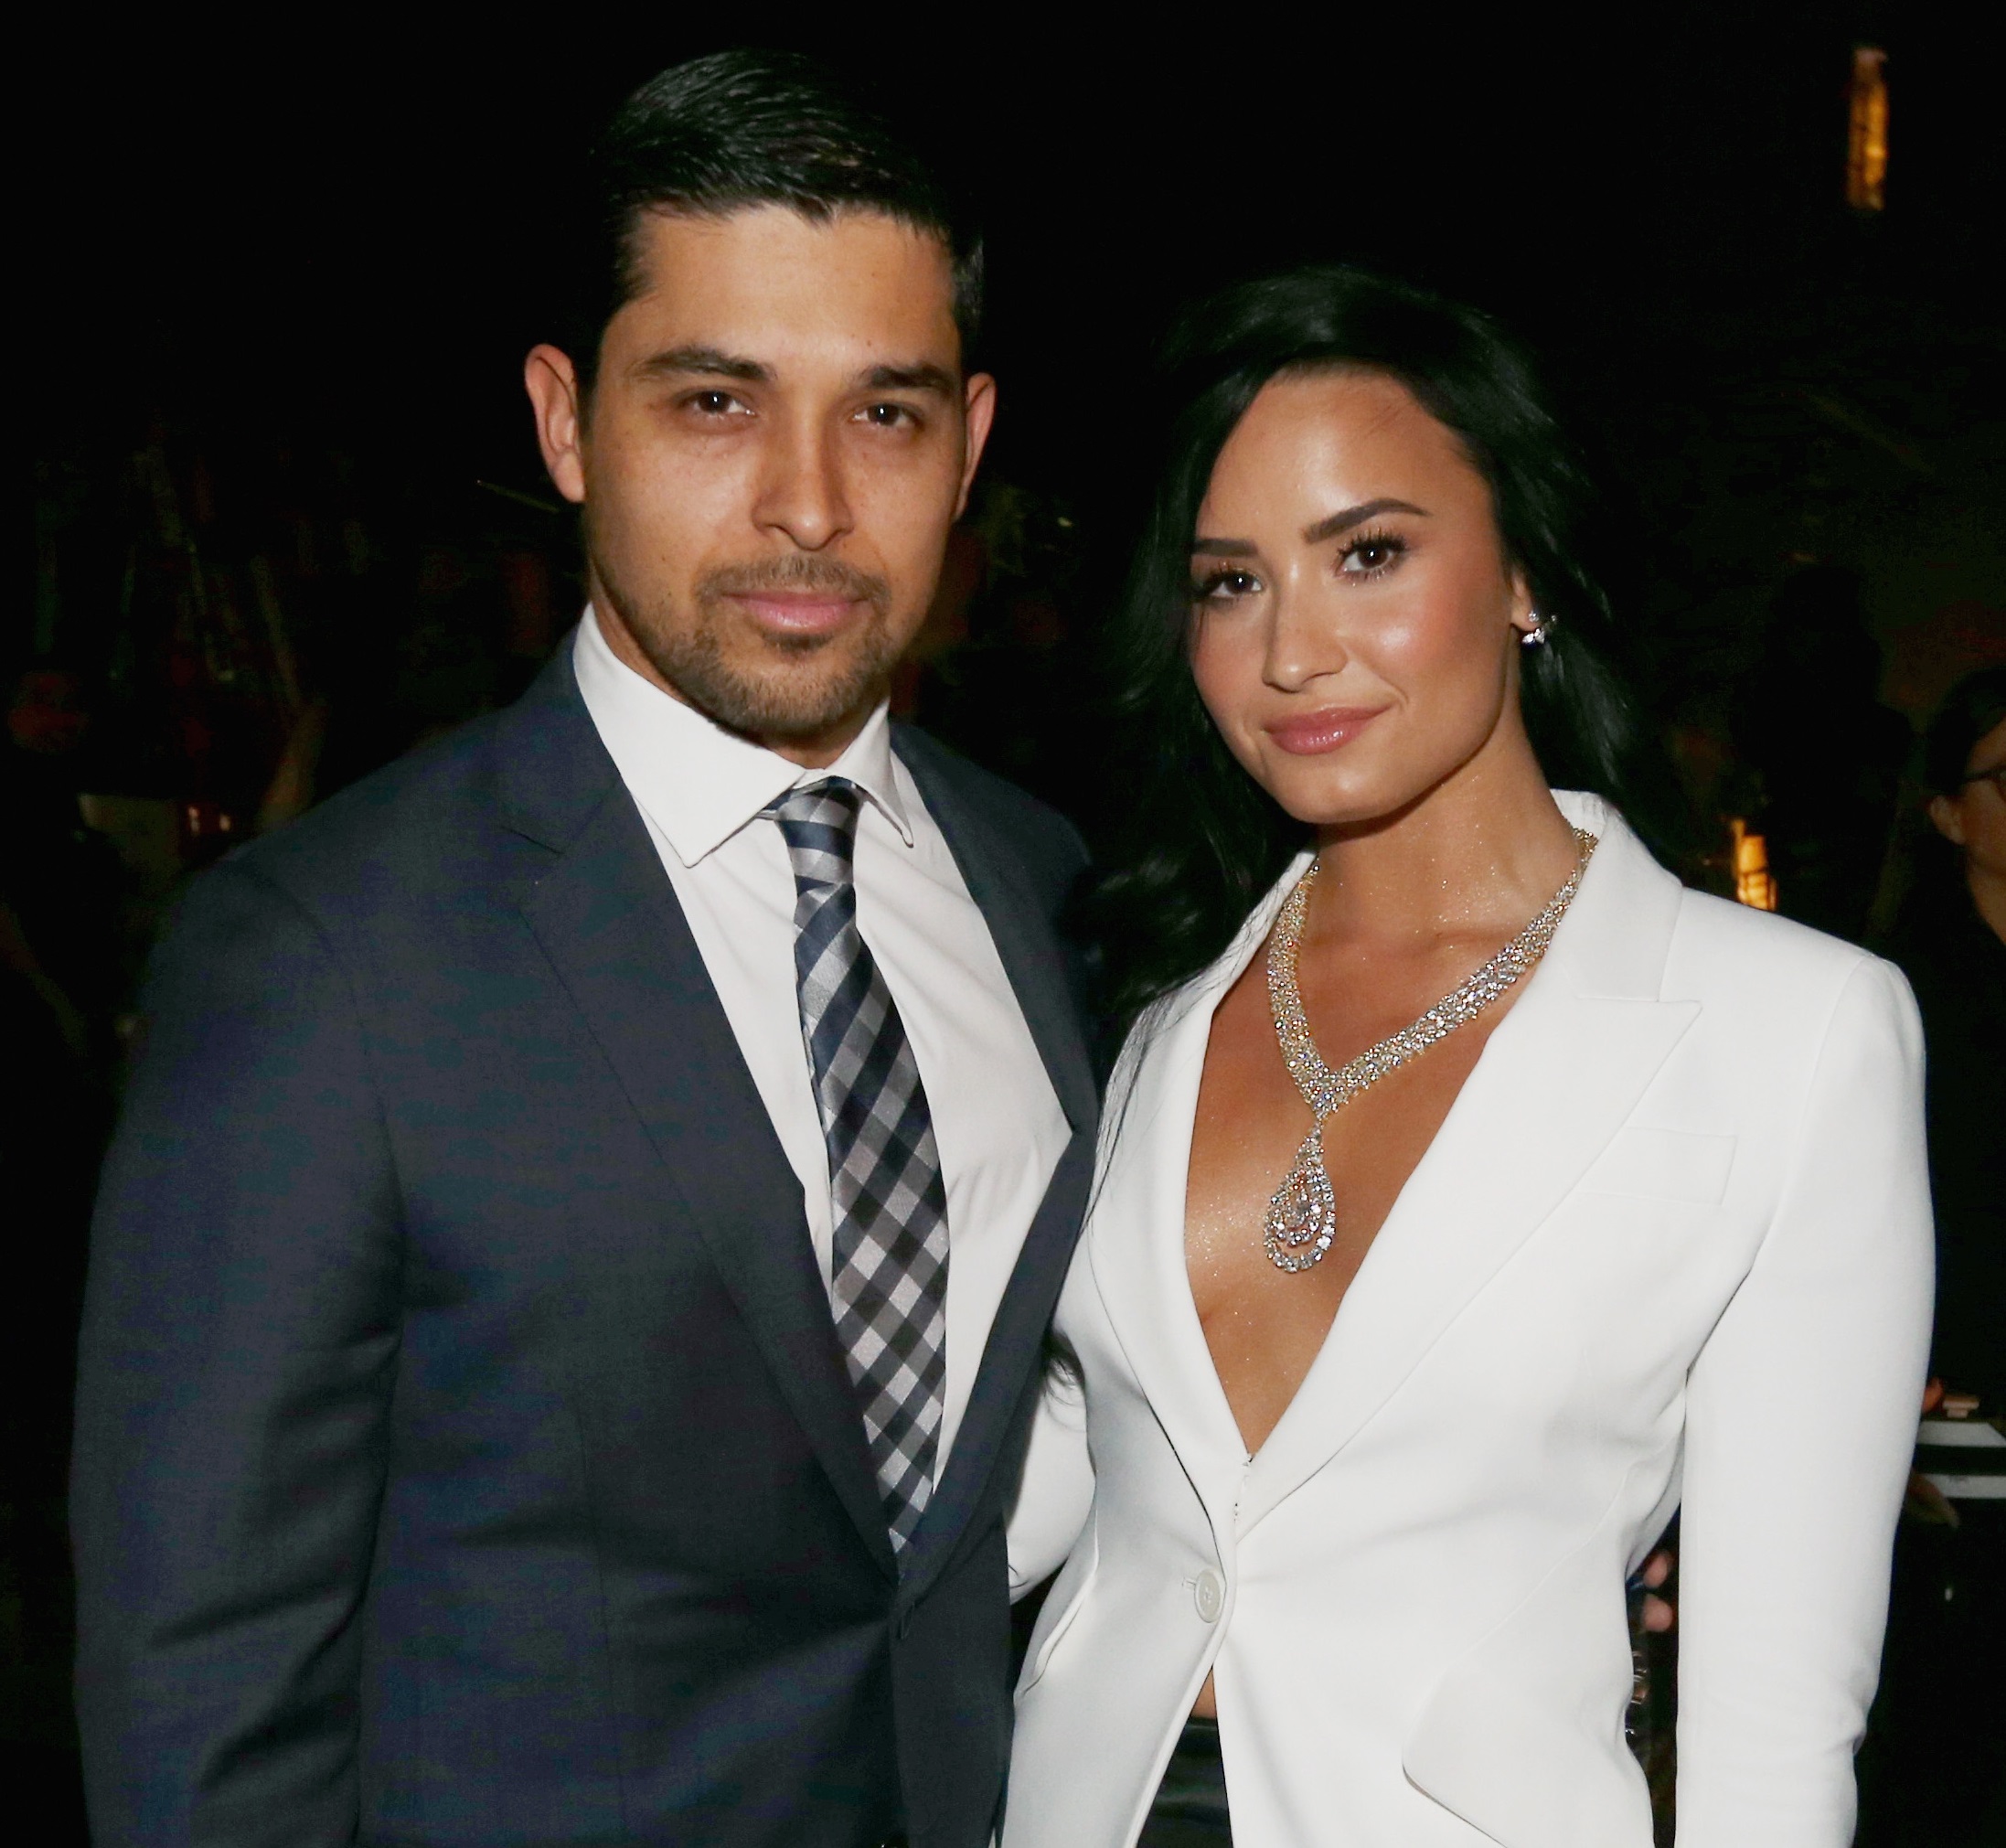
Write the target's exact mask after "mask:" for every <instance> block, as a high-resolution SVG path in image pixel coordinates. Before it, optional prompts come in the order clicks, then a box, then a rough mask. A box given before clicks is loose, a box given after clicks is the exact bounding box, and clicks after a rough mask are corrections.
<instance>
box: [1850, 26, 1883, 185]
mask: <svg viewBox="0 0 2006 1848" xmlns="http://www.w3.org/2000/svg"><path fill="white" fill-rule="evenodd" d="M1847 96H1848V101H1849V103H1850V107H1849V110H1848V116H1847V124H1846V203H1847V204H1848V205H1849V206H1851V207H1852V208H1854V209H1855V210H1856V211H1862V212H1877V211H1880V210H1881V209H1882V208H1883V207H1884V206H1885V205H1886V204H1887V198H1886V187H1887V53H1886V52H1884V51H1883V50H1882V49H1881V48H1880V47H1879V46H1877V45H1862V46H1858V47H1856V48H1854V50H1853V54H1852V82H1851V84H1850V85H1849V86H1848V88H1847Z"/></svg>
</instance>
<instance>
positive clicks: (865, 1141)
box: [764, 776, 947, 1557]
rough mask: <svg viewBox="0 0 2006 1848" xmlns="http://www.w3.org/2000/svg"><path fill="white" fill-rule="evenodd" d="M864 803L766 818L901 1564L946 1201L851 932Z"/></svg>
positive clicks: (914, 1074) (855, 1352)
mask: <svg viewBox="0 0 2006 1848" xmlns="http://www.w3.org/2000/svg"><path fill="white" fill-rule="evenodd" d="M860 806H861V798H860V797H859V793H858V789H857V785H855V784H853V783H851V782H849V781H848V780H847V779H846V778H844V777H840V776H831V777H827V778H825V779H824V780H823V781H822V782H820V783H814V784H810V785H807V786H806V787H805V788H800V789H795V790H791V791H789V793H788V794H787V795H786V796H784V797H782V798H781V800H780V801H778V802H777V803H775V804H774V806H772V807H771V808H769V809H767V810H765V811H764V812H765V813H766V814H768V815H770V816H771V817H773V818H774V820H775V821H777V822H778V823H779V824H780V832H781V835H782V837H783V838H784V839H785V841H786V843H787V856H788V858H789V859H790V860H792V861H793V862H794V879H795V905H794V926H795V945H794V967H795V986H796V988H798V990H799V993H800V997H801V1035H802V1038H803V1039H804V1040H805V1041H806V1042H807V1049H808V1058H809V1062H810V1063H811V1064H812V1065H813V1067H814V1070H815V1094H816V1102H817V1103H818V1104H819V1105H820V1106H821V1111H822V1134H823V1138H824V1139H825V1140H826V1141H827V1144H828V1151H829V1198H830V1204H831V1206H832V1208H833V1209H834V1219H835V1240H834V1250H833V1253H832V1257H831V1262H830V1282H831V1285H832V1290H831V1293H832V1295H833V1297H834V1298H835V1312H836V1332H837V1336H838V1340H839V1341H841V1342H842V1346H843V1358H844V1360H845V1361H846V1362H847V1363H848V1367H849V1376H850V1379H851V1381H852V1382H853V1383H854V1384H855V1385H856V1388H857V1395H858V1398H859V1400H860V1401H861V1403H862V1405H863V1414H864V1435H865V1437H866V1438H867V1439H868V1440H869V1442H870V1456H871V1460H872V1462H873V1463H875V1464H876V1466H877V1470H878V1488H879V1491H880V1494H881V1495H882V1496H883V1498H884V1506H885V1519H886V1522H887V1524H888V1525H889V1527H890V1529H891V1546H892V1551H893V1552H894V1553H895V1554H898V1555H900V1557H903V1556H904V1553H905V1549H906V1547H907V1545H908V1544H910V1543H911V1541H912V1534H913V1532H914V1530H915V1529H916V1528H917V1527H918V1526H919V1524H920V1516H921V1515H922V1514H923V1512H925V1509H926V1503H927V1501H928V1499H929V1498H930V1497H931V1496H932V1494H933V1492H934V1450H935V1446H936V1442H937V1439H938V1437H939V1434H940V1421H941V1413H942V1409H943V1407H944V1404H945V1399H946V1392H945V1387H946V1376H947V1193H946V1189H945V1186H944V1183H943V1181H942V1179H941V1171H940V1156H939V1153H938V1152H937V1151H936V1149H935V1148H934V1122H933V1118H932V1116H930V1115H929V1114H928V1112H927V1108H926V1091H925V1088H924V1086H923V1085H922V1084H921V1083H920V1068H919V1065H918V1063H917V1062H916V1061H915V1060H914V1059H913V1057H912V1047H911V1046H910V1045H909V1044H908V1043H907V1042H906V1037H905V1028H904V1025H903V1024H902V1022H901V1020H900V1019H899V1010H898V1009H897V1007H895V1006H894V1005H893V1003H892V999H891V989H890V988H887V987H886V986H885V980H884V977H882V976H881V975H880V974H879V973H878V966H877V964H876V963H875V962H874V961H872V960H871V955H870V950H869V949H868V948H866V947H865V945H864V940H863V938H862V937H861V936H860V935H859V934H858V930H857V880H856V872H855V868H854V865H853V860H854V857H855V854H856V848H857V817H858V812H859V807H860Z"/></svg>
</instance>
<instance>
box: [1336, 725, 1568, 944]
mask: <svg viewBox="0 0 2006 1848" xmlns="http://www.w3.org/2000/svg"><path fill="white" fill-rule="evenodd" d="M1493 747H1497V748H1495V749H1494V748H1493ZM1577 858H1578V849H1577V848H1576V845H1575V842H1574V831H1573V829H1572V828H1570V826H1569V825H1568V822H1567V818H1566V817H1565V816H1563V814H1562V813H1561V812H1560V809H1559V807H1558V806H1557V805H1556V804H1555V803H1554V801H1553V795H1552V793H1551V791H1549V790H1548V788H1547V786H1546V780H1545V778H1544V776H1543V775H1542V774H1541V772H1540V767H1539V763H1538V760H1537V759H1536V758H1535V757H1534V756H1533V754H1532V749H1531V744H1530V743H1529V742H1526V741H1525V740H1524V738H1523V736H1522V734H1521V736H1519V737H1518V738H1516V739H1512V738H1509V737H1508V738H1503V739H1498V738H1494V739H1493V740H1492V741H1491V743H1490V744H1489V745H1487V746H1486V747H1485V749H1484V750H1483V751H1481V752H1479V753H1478V755H1477V756H1476V757H1474V758H1472V759H1471V760H1470V762H1469V763H1467V764H1464V765H1463V766H1462V768H1461V769H1459V770H1457V771H1456V772H1455V773H1454V774H1452V775H1450V776H1449V777H1448V778H1446V780H1445V781H1444V782H1442V783H1440V784H1438V785H1435V788H1433V789H1431V790H1430V791H1429V792H1428V793H1427V794H1426V795H1425V796H1422V797H1421V798H1420V799H1419V800H1418V801H1416V802H1414V803H1412V804H1410V805H1409V806H1407V807H1405V808H1404V809H1402V810H1401V811H1400V812H1399V813H1398V814H1396V815H1394V816H1392V817H1387V818H1386V819H1384V820H1381V821H1376V822H1372V823H1371V824H1368V825H1364V826H1355V827H1354V826H1342V827H1336V828H1323V829H1320V830H1319V831H1318V860H1319V861H1320V864H1321V868H1322V871H1321V873H1320V876H1319V877H1318V881H1317V890H1316V894H1315V897H1314V900H1313V901H1312V903H1311V907H1310V916H1309V919H1308V920H1307V929H1306V933H1305V935H1306V937H1307V938H1309V939H1312V940H1318V939H1320V940H1322V941H1323V942H1325V943H1331V942H1339V941H1352V942H1363V941H1376V942H1380V943H1383V944H1386V945H1413V946H1414V947H1422V946H1424V945H1427V944H1430V943H1433V942H1437V941H1439V940H1441V939H1442V938H1445V937H1455V938H1465V937H1470V936H1479V937H1492V936H1496V937H1500V938H1505V937H1510V936H1511V935H1514V934H1516V933H1517V932H1518V931H1520V930H1521V929H1522V928H1523V927H1524V925H1525V924H1526V922H1527V920H1528V919H1530V918H1531V917H1533V916H1534V915H1536V914H1537V913H1538V912H1539V910H1540V908H1541V907H1542V905H1544V904H1545V903H1546V902H1547V900H1549V899H1550V898H1552V897H1553V893H1554V892H1557V891H1558V890H1559V889H1560V887H1561V886H1562V884H1563V883H1564V882H1565V881H1566V879H1567V876H1568V874H1569V873H1570V872H1572V871H1574V863H1575V860H1576V859H1577Z"/></svg>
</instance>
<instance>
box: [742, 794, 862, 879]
mask: <svg viewBox="0 0 2006 1848" xmlns="http://www.w3.org/2000/svg"><path fill="white" fill-rule="evenodd" d="M862 806H863V797H862V796H861V794H860V793H859V790H858V787H857V785H855V784H854V783H852V782H851V781H850V780H849V779H848V777H847V776H825V777H824V778H823V779H822V780H821V782H819V783H808V784H804V785H802V786H801V787H800V788H798V789H790V790H789V791H788V792H787V793H786V795H784V796H782V797H781V798H780V800H779V801H778V802H775V803H774V804H773V805H772V806H771V807H769V808H767V809H765V810H764V811H763V813H765V814H767V815H770V816H772V817H773V818H774V820H775V821H777V822H778V823H779V824H780V834H781V839H784V841H785V842H786V843H787V857H788V858H789V859H790V860H793V861H794V875H795V879H796V880H797V881H801V882H803V883H805V884H813V885H842V884H846V883H848V881H849V880H850V879H851V877H852V876H853V875H852V872H851V866H852V862H853V861H854V860H855V859H856V855H857V817H858V813H859V810H860V809H861V808H862Z"/></svg>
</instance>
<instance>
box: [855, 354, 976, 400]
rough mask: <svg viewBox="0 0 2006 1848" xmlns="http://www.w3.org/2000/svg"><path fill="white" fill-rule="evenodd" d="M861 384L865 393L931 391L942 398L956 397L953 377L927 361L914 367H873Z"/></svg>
mask: <svg viewBox="0 0 2006 1848" xmlns="http://www.w3.org/2000/svg"><path fill="white" fill-rule="evenodd" d="M861 382H862V385H863V388H864V390H866V391H933V392H937V393H938V394H939V395H940V396H941V397H943V398H953V397H955V395H956V393H955V380H954V378H953V376H952V375H951V374H950V373H948V372H947V371H946V370H945V369H944V368H942V367H939V366H935V365H933V364H932V363H930V362H927V361H922V362H921V363H920V364H919V365H916V366H873V367H872V368H871V369H870V371H868V372H866V373H865V374H864V376H863V379H862V381H861Z"/></svg>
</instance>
